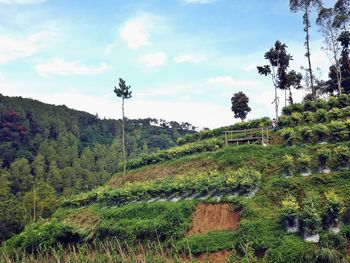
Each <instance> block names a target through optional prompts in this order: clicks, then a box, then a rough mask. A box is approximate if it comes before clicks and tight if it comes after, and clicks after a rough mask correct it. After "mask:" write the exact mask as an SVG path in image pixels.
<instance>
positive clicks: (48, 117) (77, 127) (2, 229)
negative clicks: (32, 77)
mask: <svg viewBox="0 0 350 263" xmlns="http://www.w3.org/2000/svg"><path fill="white" fill-rule="evenodd" d="M118 107H119V106H118V104H116V108H117V109H118ZM155 122H160V123H159V124H160V125H158V126H155V125H152V124H153V123H155ZM192 127H193V126H192V125H190V124H189V123H182V124H179V123H177V122H174V121H172V122H169V123H168V122H166V121H164V120H161V121H158V120H155V119H139V120H131V119H127V121H126V134H127V136H126V144H127V155H128V158H132V157H135V156H139V155H140V154H149V153H152V152H156V151H159V150H162V149H167V148H169V147H171V146H174V145H176V140H177V138H179V137H180V136H181V135H185V134H189V133H190V134H193V133H194V131H193V130H192ZM121 162H122V146H121V120H110V119H100V118H99V117H98V116H94V115H91V114H89V113H86V112H81V111H76V110H72V109H69V108H67V107H66V106H55V105H49V104H45V103H42V102H39V101H36V100H32V99H26V98H21V97H7V96H3V95H0V163H1V166H0V211H1V212H0V242H2V241H3V240H5V239H7V238H9V237H10V236H12V235H13V234H14V233H19V232H20V231H22V230H23V227H24V226H25V225H26V224H28V223H30V222H32V221H33V220H36V219H37V218H48V217H50V216H51V214H52V213H53V212H54V211H55V210H56V208H57V207H58V204H59V198H62V197H63V196H69V195H71V194H77V193H79V192H82V191H87V190H91V189H93V188H95V187H97V186H99V185H101V184H104V183H105V182H107V181H108V180H109V179H110V178H111V176H112V174H113V173H115V172H116V171H117V170H118V167H119V166H120V165H121ZM34 200H35V201H34Z"/></svg>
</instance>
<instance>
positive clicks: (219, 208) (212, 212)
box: [187, 204, 240, 236]
mask: <svg viewBox="0 0 350 263" xmlns="http://www.w3.org/2000/svg"><path fill="white" fill-rule="evenodd" d="M239 220H240V214H239V212H236V211H234V210H233V209H232V207H231V206H230V205H229V204H199V205H198V206H197V207H196V211H195V213H194V217H193V221H192V226H191V228H190V229H189V231H188V232H187V235H189V236H193V235H197V234H205V233H208V232H212V231H219V230H228V229H230V230H235V229H237V227H238V225H239Z"/></svg>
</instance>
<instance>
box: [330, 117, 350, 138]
mask: <svg viewBox="0 0 350 263" xmlns="http://www.w3.org/2000/svg"><path fill="white" fill-rule="evenodd" d="M328 127H329V129H330V135H331V137H330V139H331V140H332V141H342V140H346V139H347V138H348V137H349V130H347V128H346V123H345V122H342V121H331V123H330V124H329V126H328Z"/></svg>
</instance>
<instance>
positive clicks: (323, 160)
mask: <svg viewBox="0 0 350 263" xmlns="http://www.w3.org/2000/svg"><path fill="white" fill-rule="evenodd" d="M316 155H317V159H318V162H319V165H320V170H321V171H322V172H323V173H329V172H330V169H329V168H328V162H329V159H330V157H331V151H330V149H328V148H320V149H317V151H316Z"/></svg>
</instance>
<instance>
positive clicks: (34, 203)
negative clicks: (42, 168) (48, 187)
mask: <svg viewBox="0 0 350 263" xmlns="http://www.w3.org/2000/svg"><path fill="white" fill-rule="evenodd" d="M35 195H36V189H35V178H34V187H33V221H34V222H35V221H36V196H35Z"/></svg>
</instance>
